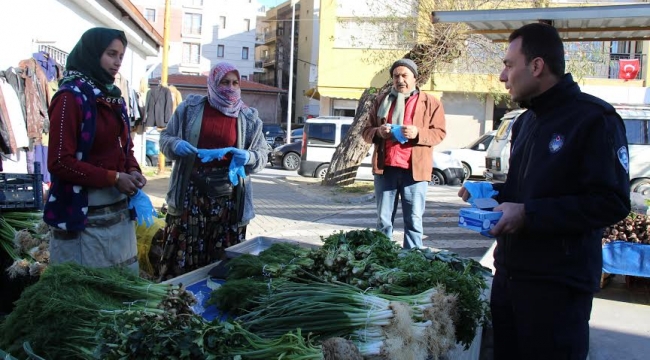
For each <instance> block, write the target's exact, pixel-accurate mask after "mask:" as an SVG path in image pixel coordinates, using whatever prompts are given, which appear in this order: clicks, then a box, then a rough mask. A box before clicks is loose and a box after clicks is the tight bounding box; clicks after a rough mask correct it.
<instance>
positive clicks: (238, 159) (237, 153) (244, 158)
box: [231, 148, 251, 166]
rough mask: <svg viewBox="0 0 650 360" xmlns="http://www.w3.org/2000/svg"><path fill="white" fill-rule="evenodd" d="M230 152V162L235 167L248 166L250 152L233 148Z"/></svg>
mask: <svg viewBox="0 0 650 360" xmlns="http://www.w3.org/2000/svg"><path fill="white" fill-rule="evenodd" d="M231 152H232V162H234V163H235V164H236V165H237V166H244V165H246V164H248V160H250V158H251V152H250V151H248V150H244V149H236V148H233V150H232V151H231Z"/></svg>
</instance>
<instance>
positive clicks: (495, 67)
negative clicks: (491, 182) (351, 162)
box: [297, 0, 649, 149]
mask: <svg viewBox="0 0 650 360" xmlns="http://www.w3.org/2000/svg"><path fill="white" fill-rule="evenodd" d="M307 1H309V2H310V3H311V2H313V3H314V4H320V7H319V19H320V22H319V24H320V26H319V30H318V33H319V34H318V35H319V41H318V44H317V45H316V46H317V48H318V61H317V63H316V64H317V65H318V66H317V72H316V73H317V75H316V77H317V81H316V84H309V79H308V78H306V74H304V73H301V72H299V78H298V83H299V84H307V90H306V91H304V95H305V97H307V98H310V99H312V100H313V99H315V98H319V99H320V106H319V114H320V115H347V116H353V115H354V113H355V109H356V106H357V103H358V99H359V98H360V96H361V94H362V93H363V91H364V90H365V89H366V88H368V87H371V86H374V87H381V86H382V85H384V84H386V82H387V81H389V80H390V74H389V71H388V69H389V67H390V65H391V64H392V62H394V61H395V60H397V59H398V58H400V57H402V56H403V55H404V54H406V53H407V51H408V50H407V49H404V50H402V52H401V53H400V52H399V51H396V49H395V48H394V47H392V45H393V44H394V43H399V42H400V40H401V39H400V38H399V36H408V29H404V30H407V31H402V32H399V31H396V32H392V33H389V34H387V33H386V31H385V30H382V27H381V26H380V25H379V24H378V23H377V22H376V20H375V21H372V19H376V18H381V17H386V18H390V19H391V21H393V22H398V23H399V16H404V17H408V16H416V15H415V14H414V13H413V11H417V10H413V11H410V10H408V8H405V9H406V10H405V11H404V12H402V13H401V14H399V13H397V14H396V13H395V12H391V14H382V13H381V10H379V9H381V7H377V6H376V5H375V6H373V5H372V3H373V2H376V3H382V2H383V3H387V2H386V1H385V0H373V1H368V2H366V1H356V0H327V1H320V0H301V2H302V3H303V4H302V6H305V2H307ZM423 1H426V0H423ZM416 2H417V0H414V4H415V3H416ZM407 3H408V2H404V3H400V4H402V5H404V4H407ZM369 4H370V5H369ZM515 5H516V4H515ZM550 5H551V6H571V4H570V3H567V2H566V1H561V2H560V1H558V2H551V4H550ZM598 5H604V4H603V3H599V4H598ZM315 6H316V5H315ZM404 6H406V5H404ZM513 6H514V5H513ZM519 6H522V5H519ZM529 6H530V4H529ZM413 9H417V7H416V6H414V7H413ZM427 19H428V17H427ZM429 21H430V20H429ZM405 22H406V21H405ZM387 35H388V36H387ZM391 36H392V38H391ZM465 46H467V44H465ZM565 47H566V49H567V63H570V62H572V61H578V62H579V64H580V65H582V66H586V67H588V68H589V70H590V71H589V72H587V73H584V74H582V75H581V76H580V84H581V87H582V88H583V90H585V91H588V92H591V93H594V94H597V95H598V94H612V93H623V92H630V91H629V89H630V88H642V89H641V90H639V91H633V92H634V93H639V92H645V93H647V88H646V87H647V82H648V80H649V73H648V71H647V68H648V59H647V54H648V52H649V51H648V50H649V49H648V41H614V42H611V41H610V42H594V43H569V42H567V43H566V45H565ZM398 50H399V49H398ZM465 50H467V49H465ZM501 56H502V55H499V54H494V56H490V57H491V58H493V59H494V60H496V61H495V63H494V64H487V63H486V64H482V65H484V66H482V67H477V66H473V67H472V66H469V68H468V67H467V66H465V67H461V66H460V65H458V66H456V64H455V63H454V64H452V65H451V66H449V67H447V68H446V69H445V70H442V71H439V72H437V73H434V74H432V78H431V80H430V81H428V82H427V83H425V84H423V85H422V86H420V89H421V90H422V91H425V92H429V93H433V94H434V95H435V96H437V97H439V98H440V99H441V101H442V103H443V105H444V108H445V114H446V118H447V134H448V135H447V138H446V139H445V141H443V143H442V144H441V145H440V146H438V147H437V149H446V148H453V147H460V146H464V145H466V144H468V143H469V142H470V141H472V140H473V139H475V138H477V137H478V136H479V135H481V134H483V133H485V132H487V131H489V130H492V129H494V128H496V126H497V125H498V120H499V119H500V117H501V115H503V114H504V113H505V112H506V111H507V110H508V109H509V108H510V107H513V106H514V105H513V104H509V103H508V102H507V101H505V100H504V101H495V97H497V98H499V97H500V98H502V99H506V98H507V96H505V95H506V94H505V89H504V86H503V84H501V83H500V82H499V79H498V78H499V73H500V71H501V70H502V65H500V59H501ZM622 58H623V59H625V58H628V59H635V58H636V59H639V60H640V65H641V71H639V75H637V78H636V79H633V80H629V81H624V80H622V79H619V78H618V66H619V59H622ZM470 65H472V64H470ZM474 65H475V64H474ZM299 68H300V66H299ZM309 85H315V86H309ZM298 86H299V87H300V86H301V85H298ZM626 89H627V90H626ZM643 89H645V91H644V90H643ZM610 101H612V100H610ZM297 111H298V114H297V116H306V112H305V111H304V110H303V112H302V113H301V112H300V111H301V109H300V108H298V109H297Z"/></svg>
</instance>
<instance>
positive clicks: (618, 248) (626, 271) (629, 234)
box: [601, 193, 650, 287]
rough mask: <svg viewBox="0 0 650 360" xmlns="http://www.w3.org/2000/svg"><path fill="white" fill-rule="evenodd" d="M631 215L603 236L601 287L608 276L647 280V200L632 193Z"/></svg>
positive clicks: (649, 235)
mask: <svg viewBox="0 0 650 360" xmlns="http://www.w3.org/2000/svg"><path fill="white" fill-rule="evenodd" d="M633 195H634V196H632V210H633V211H632V213H630V215H629V216H628V217H626V218H625V219H623V220H621V221H619V222H618V223H616V224H614V225H612V226H609V227H608V228H606V229H605V231H604V233H603V240H602V242H603V277H602V281H601V287H604V286H605V285H606V283H607V280H608V278H609V277H610V275H612V274H615V275H625V276H626V282H627V283H628V284H629V283H630V279H631V278H632V277H641V278H650V216H648V205H649V204H650V199H647V198H645V197H642V196H640V195H639V194H634V193H633Z"/></svg>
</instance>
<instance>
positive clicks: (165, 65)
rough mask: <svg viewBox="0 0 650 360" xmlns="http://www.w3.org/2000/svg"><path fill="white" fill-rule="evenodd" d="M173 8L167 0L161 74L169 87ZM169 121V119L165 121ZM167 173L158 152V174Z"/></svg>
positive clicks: (161, 81)
mask: <svg viewBox="0 0 650 360" xmlns="http://www.w3.org/2000/svg"><path fill="white" fill-rule="evenodd" d="M171 13H172V6H171V0H165V25H164V28H163V52H162V73H161V74H160V86H164V87H167V75H168V72H169V27H170V26H171ZM165 120H168V119H165ZM163 171H165V155H164V154H163V153H162V151H160V150H158V173H159V174H162V173H163Z"/></svg>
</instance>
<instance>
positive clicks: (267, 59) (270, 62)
mask: <svg viewBox="0 0 650 360" xmlns="http://www.w3.org/2000/svg"><path fill="white" fill-rule="evenodd" d="M261 60H262V67H269V66H274V65H275V53H271V54H269V55H267V56H262V58H261Z"/></svg>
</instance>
